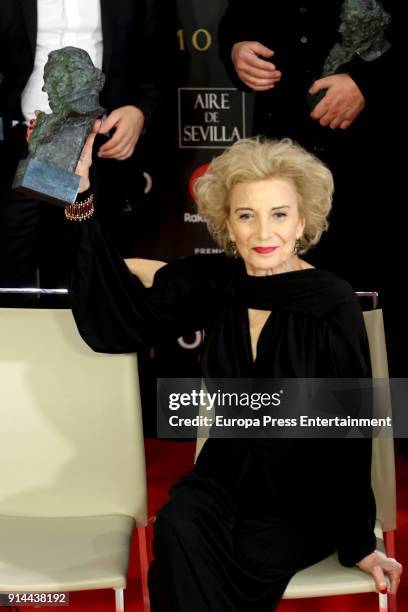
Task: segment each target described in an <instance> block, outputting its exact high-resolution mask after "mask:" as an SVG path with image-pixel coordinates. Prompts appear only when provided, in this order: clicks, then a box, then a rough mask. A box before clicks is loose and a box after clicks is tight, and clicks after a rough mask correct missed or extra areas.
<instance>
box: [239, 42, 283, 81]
mask: <svg viewBox="0 0 408 612" xmlns="http://www.w3.org/2000/svg"><path fill="white" fill-rule="evenodd" d="M274 54H275V52H274V51H272V50H271V49H268V47H265V46H264V45H261V43H259V42H256V41H243V42H238V43H235V45H234V46H233V47H232V51H231V59H232V62H233V64H234V67H235V70H236V73H237V75H238V76H239V78H240V79H241V81H242V82H243V83H245V85H247V86H248V87H250V88H251V89H253V90H254V91H266V90H268V89H272V87H275V85H276V83H278V82H279V81H280V78H281V76H282V73H281V72H280V71H279V70H277V69H276V66H275V65H274V64H271V62H267V61H265V60H264V59H261V58H262V57H272V56H273V55H274Z"/></svg>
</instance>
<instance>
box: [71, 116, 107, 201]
mask: <svg viewBox="0 0 408 612" xmlns="http://www.w3.org/2000/svg"><path fill="white" fill-rule="evenodd" d="M100 127H101V120H100V119H97V120H96V121H95V123H94V124H93V126H92V131H91V133H90V134H89V136H88V138H87V139H86V141H85V144H84V147H83V149H82V151H81V156H80V158H79V161H78V164H77V167H76V168H75V174H79V176H80V177H81V182H80V184H79V193H82V192H83V191H86V190H87V189H88V187H89V184H90V183H89V169H90V167H91V166H92V149H93V144H94V141H95V137H96V135H97V133H98V131H99V128H100Z"/></svg>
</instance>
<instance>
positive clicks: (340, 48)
mask: <svg viewBox="0 0 408 612" xmlns="http://www.w3.org/2000/svg"><path fill="white" fill-rule="evenodd" d="M390 23H391V17H390V15H389V14H388V13H386V11H385V10H384V8H383V6H382V4H381V2H380V0H344V2H343V5H342V9H341V15H340V26H339V29H338V32H339V33H340V35H341V42H338V43H336V44H335V45H334V46H333V48H332V49H331V50H330V53H329V55H328V56H327V58H326V61H325V63H324V66H323V72H322V75H321V76H322V77H326V76H329V75H332V74H336V73H338V72H341V71H342V68H343V66H344V65H345V64H349V63H351V62H353V63H356V62H371V61H372V60H375V59H377V58H379V57H381V55H383V54H384V53H385V52H386V51H388V49H389V48H390V47H391V45H390V43H389V42H388V41H387V39H386V38H385V33H384V32H385V30H386V28H387V27H388V26H389V25H390ZM325 91H326V90H322V91H320V92H319V93H318V94H315V95H313V96H312V95H308V103H309V106H310V107H311V108H314V107H315V106H316V104H317V103H318V102H320V100H321V99H322V98H323V97H324V95H325Z"/></svg>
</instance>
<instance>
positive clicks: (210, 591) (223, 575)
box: [149, 472, 335, 612]
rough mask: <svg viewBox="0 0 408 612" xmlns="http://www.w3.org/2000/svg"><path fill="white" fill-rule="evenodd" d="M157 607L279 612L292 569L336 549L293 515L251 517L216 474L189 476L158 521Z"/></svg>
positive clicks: (171, 611)
mask: <svg viewBox="0 0 408 612" xmlns="http://www.w3.org/2000/svg"><path fill="white" fill-rule="evenodd" d="M153 547H154V555H155V559H154V561H153V563H152V565H151V566H150V570H149V589H150V596H151V609H152V612H191V611H192V610H194V612H272V611H273V610H275V609H276V607H277V605H278V603H279V601H280V599H281V597H282V595H283V593H284V591H285V588H286V586H287V584H288V582H289V580H290V578H291V577H292V576H293V574H294V573H295V572H296V571H298V570H300V569H302V568H304V567H307V566H309V565H312V564H314V563H317V562H318V561H320V560H321V559H323V558H325V557H326V556H328V555H329V554H331V553H332V552H333V550H334V548H335V546H334V544H333V541H332V538H331V536H330V535H329V534H328V533H327V531H326V533H325V532H324V531H322V532H320V533H319V530H317V531H316V530H314V529H310V530H307V529H304V528H302V526H301V525H300V524H299V523H296V522H295V521H294V520H293V519H290V518H288V517H263V516H262V513H261V516H260V517H259V518H258V517H257V518H254V517H253V516H252V517H251V518H245V517H242V516H240V512H239V509H238V508H237V506H236V505H235V503H234V501H233V499H232V498H231V495H230V494H228V492H227V491H226V490H224V488H223V487H222V486H220V485H219V484H218V483H217V482H215V481H214V480H212V479H211V478H205V477H202V476H200V477H199V476H197V475H194V472H193V473H192V474H191V476H187V477H185V478H184V479H182V480H181V481H180V482H179V483H177V484H176V485H175V486H174V487H173V488H172V490H171V499H170V501H168V502H167V503H166V504H165V505H164V506H163V507H162V508H161V510H159V512H158V514H157V518H156V521H155V524H154V542H153Z"/></svg>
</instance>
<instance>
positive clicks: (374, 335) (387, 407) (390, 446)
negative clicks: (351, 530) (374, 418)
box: [195, 309, 397, 531]
mask: <svg viewBox="0 0 408 612" xmlns="http://www.w3.org/2000/svg"><path fill="white" fill-rule="evenodd" d="M364 323H365V326H366V330H367V336H368V342H369V346H370V359H371V367H372V373H373V378H374V379H382V380H386V379H388V361H387V348H386V344H385V334H384V320H383V313H382V310H379V309H378V310H369V311H366V312H364ZM376 402H377V403H381V406H376V405H375V403H376ZM201 410H202V413H203V414H204V412H205V406H201V407H200V414H201ZM374 412H375V413H376V412H378V413H381V416H385V415H387V416H388V415H389V416H391V414H392V411H391V396H390V390H389V388H388V387H387V386H386V385H381V386H380V387H379V388H378V389H376V390H375V393H374ZM199 434H200V435H199V437H197V441H196V451H195V459H196V460H197V457H198V455H199V454H200V452H201V449H202V447H203V445H204V443H205V441H206V439H207V438H206V436H207V434H208V432H205V431H204V430H203V428H200V430H199ZM371 482H372V487H373V491H374V495H375V498H376V504H377V518H378V519H379V520H380V521H381V524H382V527H383V531H389V530H393V529H396V523H397V504H396V485H395V457H394V440H393V439H392V438H391V437H389V438H374V439H373V457H372V465H371Z"/></svg>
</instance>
